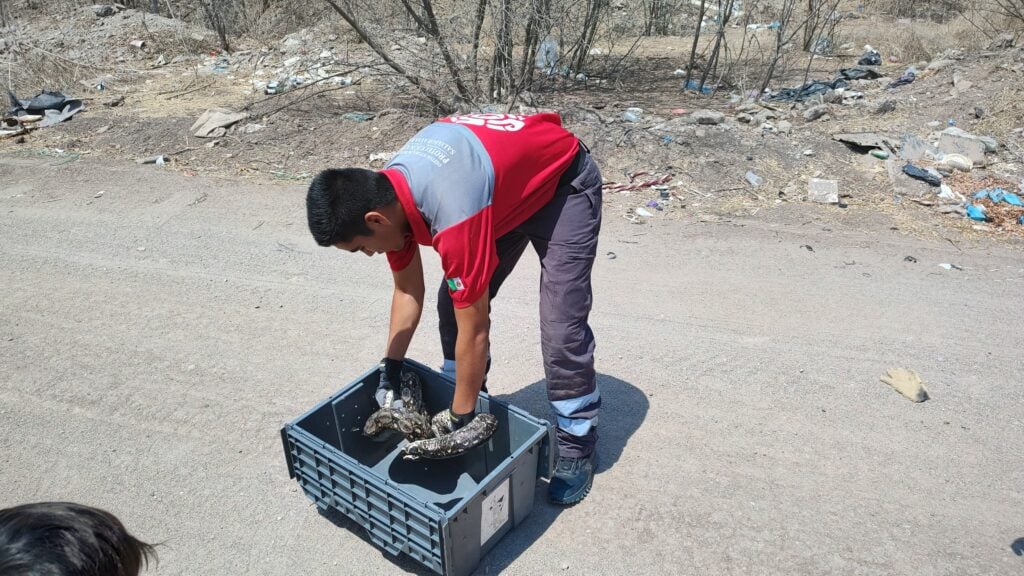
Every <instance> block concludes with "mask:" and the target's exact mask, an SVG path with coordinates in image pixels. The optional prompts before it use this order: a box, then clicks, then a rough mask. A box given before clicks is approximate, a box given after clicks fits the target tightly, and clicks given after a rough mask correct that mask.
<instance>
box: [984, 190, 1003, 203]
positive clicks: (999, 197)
mask: <svg viewBox="0 0 1024 576" xmlns="http://www.w3.org/2000/svg"><path fill="white" fill-rule="evenodd" d="M1004 196H1006V190H1003V189H1002V188H996V189H995V190H992V191H990V192H989V193H988V197H989V199H990V200H992V202H994V203H996V204H999V203H1000V202H1002V201H1003V197H1004Z"/></svg>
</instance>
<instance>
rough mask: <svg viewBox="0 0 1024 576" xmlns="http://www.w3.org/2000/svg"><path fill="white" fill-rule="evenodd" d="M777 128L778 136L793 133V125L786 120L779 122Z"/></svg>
mask: <svg viewBox="0 0 1024 576" xmlns="http://www.w3.org/2000/svg"><path fill="white" fill-rule="evenodd" d="M777 128H778V129H779V134H789V133H790V132H792V131H793V124H792V123H790V122H787V121H786V120H780V121H779V125H778V126H777Z"/></svg>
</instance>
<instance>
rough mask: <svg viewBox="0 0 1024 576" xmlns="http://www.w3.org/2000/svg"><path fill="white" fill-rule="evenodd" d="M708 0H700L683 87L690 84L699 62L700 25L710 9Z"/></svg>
mask: <svg viewBox="0 0 1024 576" xmlns="http://www.w3.org/2000/svg"><path fill="white" fill-rule="evenodd" d="M707 4H708V0H700V10H698V11H697V25H696V26H695V27H694V30H693V46H691V47H690V61H689V62H688V63H687V64H686V78H685V79H684V80H683V89H684V90H685V89H686V87H687V86H688V85H689V84H690V78H691V77H692V74H693V66H694V65H695V64H696V63H697V43H698V42H699V41H700V25H701V24H703V23H704V14H706V13H707V10H708V6H707Z"/></svg>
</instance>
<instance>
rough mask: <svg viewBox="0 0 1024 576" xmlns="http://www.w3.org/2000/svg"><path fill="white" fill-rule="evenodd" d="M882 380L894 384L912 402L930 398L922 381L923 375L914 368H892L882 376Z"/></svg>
mask: <svg viewBox="0 0 1024 576" xmlns="http://www.w3.org/2000/svg"><path fill="white" fill-rule="evenodd" d="M881 381H882V382H885V383H886V384H888V385H889V386H892V387H893V389H895V390H896V391H897V392H899V393H900V394H902V395H903V396H904V397H906V398H907V399H908V400H910V401H911V402H924V401H925V400H928V391H927V390H926V389H925V387H924V383H923V382H921V377H920V376H918V374H917V372H914V371H913V370H907V369H906V368H890V369H889V370H887V371H886V372H885V374H884V375H883V376H882V377H881Z"/></svg>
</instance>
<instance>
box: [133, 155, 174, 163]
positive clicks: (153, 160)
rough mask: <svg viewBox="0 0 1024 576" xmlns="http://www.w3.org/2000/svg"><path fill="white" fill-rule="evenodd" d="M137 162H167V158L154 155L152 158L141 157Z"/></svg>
mask: <svg viewBox="0 0 1024 576" xmlns="http://www.w3.org/2000/svg"><path fill="white" fill-rule="evenodd" d="M135 162H136V163H138V164H165V163H166V162H167V160H166V157H165V156H152V157H150V158H139V159H138V160H136V161H135Z"/></svg>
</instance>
